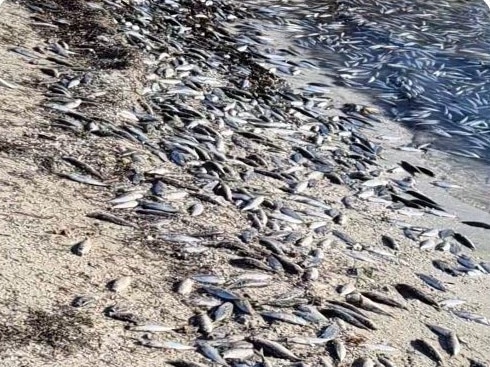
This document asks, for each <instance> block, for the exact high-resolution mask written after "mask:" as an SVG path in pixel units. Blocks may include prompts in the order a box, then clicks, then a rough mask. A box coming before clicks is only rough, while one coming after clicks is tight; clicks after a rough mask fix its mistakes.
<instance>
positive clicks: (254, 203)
mask: <svg viewBox="0 0 490 367" xmlns="http://www.w3.org/2000/svg"><path fill="white" fill-rule="evenodd" d="M264 200H265V197H264V196H257V197H255V198H253V199H251V200H250V201H249V202H248V203H247V204H246V205H245V206H244V207H243V208H242V209H241V210H242V211H247V210H255V209H257V208H258V207H259V206H260V205H261V204H262V203H263V202H264Z"/></svg>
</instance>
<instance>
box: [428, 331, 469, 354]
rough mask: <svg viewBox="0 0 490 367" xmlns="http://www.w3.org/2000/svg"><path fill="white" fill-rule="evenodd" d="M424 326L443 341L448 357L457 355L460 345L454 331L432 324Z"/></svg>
mask: <svg viewBox="0 0 490 367" xmlns="http://www.w3.org/2000/svg"><path fill="white" fill-rule="evenodd" d="M426 325H427V327H428V328H429V329H430V330H431V331H433V332H434V333H436V334H437V335H439V336H440V337H442V338H443V339H444V348H445V349H446V350H447V351H448V353H449V355H451V356H456V355H458V354H459V352H460V351H461V344H460V343H459V339H458V337H457V335H456V333H455V332H454V331H452V330H449V329H446V328H443V327H441V326H437V325H433V324H426Z"/></svg>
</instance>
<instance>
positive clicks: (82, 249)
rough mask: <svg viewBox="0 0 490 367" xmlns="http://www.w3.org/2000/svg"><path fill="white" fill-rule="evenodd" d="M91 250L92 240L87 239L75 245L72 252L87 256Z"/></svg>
mask: <svg viewBox="0 0 490 367" xmlns="http://www.w3.org/2000/svg"><path fill="white" fill-rule="evenodd" d="M91 249H92V241H90V238H88V237H87V238H85V239H84V240H82V241H80V242H78V243H76V244H75V245H73V246H72V248H71V252H72V253H74V254H75V255H78V256H84V255H87V254H88V253H89V252H90V250H91Z"/></svg>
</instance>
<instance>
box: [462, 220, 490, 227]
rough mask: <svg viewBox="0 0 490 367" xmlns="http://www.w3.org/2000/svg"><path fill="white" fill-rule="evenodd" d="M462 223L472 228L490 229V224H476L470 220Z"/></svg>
mask: <svg viewBox="0 0 490 367" xmlns="http://www.w3.org/2000/svg"><path fill="white" fill-rule="evenodd" d="M461 223H463V224H466V225H467V226H471V227H478V228H485V229H490V224H488V223H483V222H475V221H469V220H464V221H461Z"/></svg>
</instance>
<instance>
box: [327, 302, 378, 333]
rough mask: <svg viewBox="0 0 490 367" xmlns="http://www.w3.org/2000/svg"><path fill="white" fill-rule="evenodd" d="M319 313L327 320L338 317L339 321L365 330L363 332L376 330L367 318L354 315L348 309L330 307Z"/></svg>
mask: <svg viewBox="0 0 490 367" xmlns="http://www.w3.org/2000/svg"><path fill="white" fill-rule="evenodd" d="M320 312H321V313H322V314H323V315H325V316H326V317H327V318H331V317H338V318H339V319H342V320H344V321H345V322H348V323H349V324H351V325H353V326H355V327H358V328H360V329H365V330H376V329H377V327H376V325H375V324H374V323H373V322H372V321H371V320H369V319H368V318H366V317H364V316H362V315H359V314H357V313H354V312H352V311H351V312H349V310H348V309H344V308H339V307H338V306H336V305H330V306H327V307H324V308H322V309H321V310H320Z"/></svg>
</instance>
